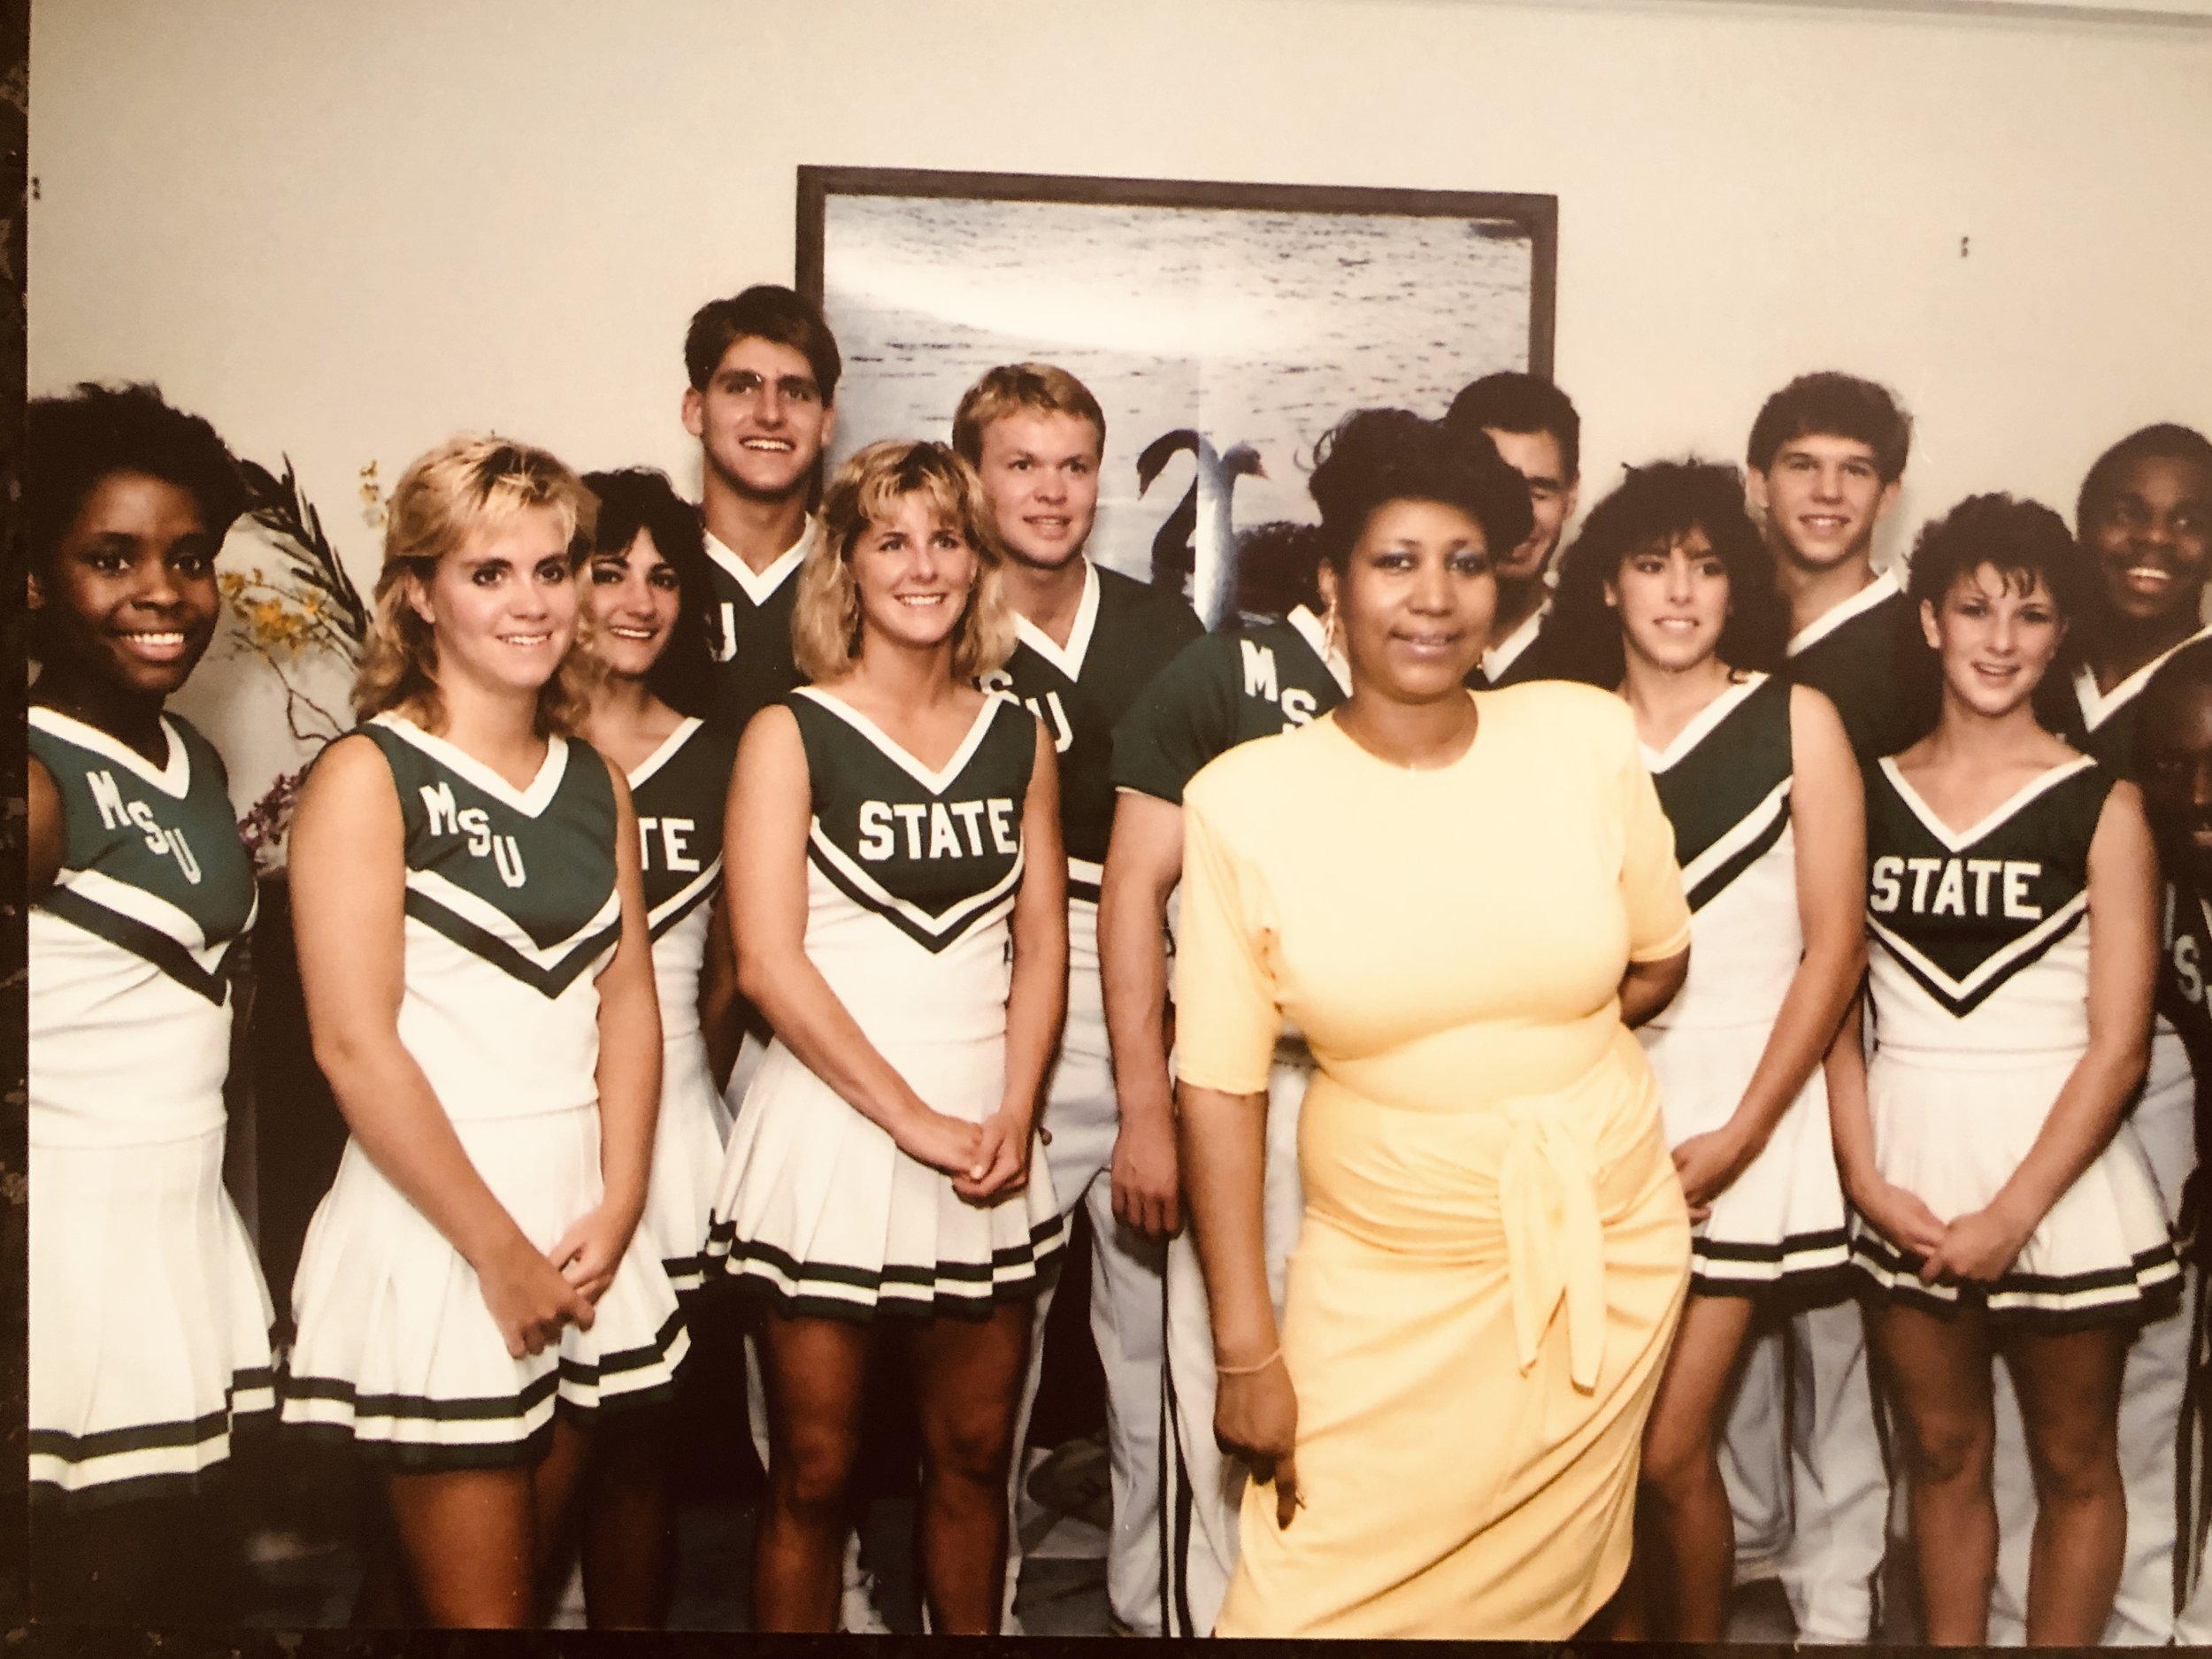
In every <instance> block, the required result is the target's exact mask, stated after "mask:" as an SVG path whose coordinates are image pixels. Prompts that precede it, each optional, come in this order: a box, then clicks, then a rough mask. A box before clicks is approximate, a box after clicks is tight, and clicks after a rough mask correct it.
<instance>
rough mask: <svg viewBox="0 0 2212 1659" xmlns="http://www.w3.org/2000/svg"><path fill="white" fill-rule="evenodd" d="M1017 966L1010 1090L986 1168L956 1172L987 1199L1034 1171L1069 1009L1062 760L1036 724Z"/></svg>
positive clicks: (984, 1152) (961, 1189) (988, 1135)
mask: <svg viewBox="0 0 2212 1659" xmlns="http://www.w3.org/2000/svg"><path fill="white" fill-rule="evenodd" d="M1013 942H1014V969H1013V975H1012V979H1011V982H1010V985H1009V986H1008V988H1007V995H1006V1093H1005V1094H1004V1096H1003V1097H1002V1100H1001V1101H1000V1103H999V1109H998V1110H997V1112H996V1113H995V1114H994V1115H993V1116H992V1118H990V1119H989V1121H987V1122H986V1123H985V1125H983V1138H982V1146H981V1148H980V1149H979V1152H978V1153H977V1156H976V1162H977V1163H978V1164H980V1165H982V1166H983V1173H982V1175H981V1176H979V1177H978V1178H975V1179H969V1178H968V1177H966V1176H962V1175H956V1176H954V1177H953V1183H952V1185H953V1190H954V1191H955V1192H956V1193H958V1194H960V1195H961V1196H962V1197H964V1198H972V1199H978V1200H981V1199H986V1198H989V1197H991V1196H992V1195H994V1194H997V1193H999V1192H1001V1191H1003V1190H1005V1189H1007V1188H1010V1187H1018V1186H1019V1185H1021V1184H1022V1182H1024V1181H1025V1180H1027V1179H1029V1148H1030V1144H1031V1141H1030V1137H1031V1135H1032V1134H1033V1132H1034V1131H1035V1129H1036V1126H1037V1114H1038V1110H1039V1109H1040V1107H1041V1103H1042V1102H1043V1099H1044V1091H1045V1078H1046V1074H1047V1073H1048V1071H1050V1070H1051V1066H1052V1056H1053V1054H1054V1053H1055V1051H1056V1050H1057V1049H1058V1048H1059V1046H1060V1025H1061V1022H1062V1021H1063V1020H1064V1019H1065V1018H1066V1017H1067V1011H1068V860H1067V855H1066V854H1065V853H1064V852H1063V851H1062V850H1061V847H1060V766H1059V758H1058V757H1057V756H1056V754H1055V753H1054V751H1053V748H1052V740H1051V739H1050V738H1049V737H1048V736H1047V735H1046V734H1045V730H1044V728H1043V727H1042V726H1039V727H1038V728H1037V754H1036V759H1035V762H1034V764H1033V765H1032V767H1031V769H1030V773H1029V793H1028V794H1027V795H1025V796H1024V797H1023V801H1022V884H1021V888H1020V891H1019V892H1018V894H1017V895H1015V899H1014V917H1013Z"/></svg>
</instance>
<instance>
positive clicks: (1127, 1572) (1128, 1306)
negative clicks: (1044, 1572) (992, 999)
mask: <svg viewBox="0 0 2212 1659" xmlns="http://www.w3.org/2000/svg"><path fill="white" fill-rule="evenodd" d="M1073 954H1074V959H1073V960H1072V961H1071V963H1070V964H1069V972H1068V1020H1067V1026H1066V1029H1065V1032H1064V1034H1063V1035H1062V1037H1061V1040H1060V1058H1059V1061H1058V1063H1057V1064H1056V1066H1055V1067H1054V1069H1053V1074H1052V1079H1051V1081H1050V1082H1049V1083H1048V1086H1047V1087H1046V1091H1045V1110H1044V1126H1045V1128H1046V1130H1047V1131H1048V1133H1050V1134H1051V1136H1052V1140H1051V1142H1050V1144H1048V1146H1047V1147H1046V1148H1045V1163H1046V1165H1047V1167H1048V1169H1049V1170H1050V1171H1051V1174H1052V1190H1053V1193H1054V1194H1055V1195H1056V1197H1057V1199H1058V1200H1059V1204H1060V1213H1061V1214H1062V1215H1071V1214H1072V1213H1073V1211H1074V1210H1075V1207H1076V1205H1077V1204H1079V1203H1080V1204H1084V1205H1087V1207H1088V1209H1089V1211H1090V1218H1091V1340H1092V1341H1093V1342H1094V1343H1095V1344H1096V1346H1097V1348H1098V1363H1099V1365H1100V1367H1101V1368H1102V1370H1103V1371H1104V1372H1105V1374H1106V1449H1107V1455H1108V1458H1109V1461H1110V1465H1111V1469H1112V1477H1113V1494H1114V1525H1113V1533H1112V1536H1111V1537H1110V1540H1108V1543H1107V1553H1106V1596H1107V1601H1108V1604H1109V1606H1110V1608H1111V1609H1112V1610H1113V1615H1114V1617H1115V1618H1116V1619H1118V1621H1119V1622H1120V1623H1121V1624H1124V1625H1126V1626H1127V1627H1128V1628H1129V1629H1130V1630H1131V1631H1133V1632H1135V1633H1136V1634H1138V1635H1141V1636H1157V1635H1158V1634H1159V1633H1160V1414H1161V1403H1160V1402H1161V1387H1160V1382H1161V1374H1162V1354H1161V1349H1162V1340H1161V1339H1162V1326H1163V1324H1164V1315H1163V1313H1162V1300H1161V1297H1162V1288H1161V1286H1162V1270H1163V1268H1164V1263H1165V1258H1166V1251H1165V1249H1164V1248H1163V1247H1161V1246H1159V1245H1156V1244H1154V1243H1152V1242H1151V1241H1150V1240H1148V1239H1146V1238H1145V1237H1144V1235H1143V1234H1141V1233H1135V1232H1133V1231H1131V1230H1130V1229H1129V1228H1126V1227H1124V1226H1123V1225H1121V1224H1120V1223H1119V1222H1118V1221H1116V1220H1115V1219H1114V1190H1113V1179H1112V1177H1111V1174H1110V1166H1111V1164H1112V1163H1113V1157H1114V1137H1115V1135H1116V1134H1117V1133H1118V1131H1119V1128H1120V1123H1121V1115H1120V1109H1119V1108H1118V1105H1117V1104H1116V1102H1115V1099H1114V1072H1113V1065H1112V1063H1111V1061H1110V1059H1109V1058H1108V1056H1107V1048H1106V1013H1105V1003H1104V1000H1103V997H1102V993H1101V989H1100V986H1099V979H1098V971H1097V968H1096V965H1095V958H1093V959H1092V960H1091V961H1089V962H1086V961H1085V960H1084V954H1083V953H1082V952H1080V951H1077V952H1075V953H1073ZM1051 1306H1052V1291H1051V1289H1050V1288H1049V1287H1048V1288H1047V1289H1046V1290H1045V1291H1044V1293H1043V1294H1041V1295H1039V1296H1038V1298H1037V1317H1036V1325H1035V1326H1034V1328H1033V1331H1032V1333H1031V1342H1030V1348H1029V1377H1028V1379H1027V1381H1026V1382H1025V1383H1024V1385H1023V1387H1022V1399H1021V1408H1020V1409H1019V1410H1018V1412H1017V1413H1016V1415H1015V1418H1014V1445H1015V1448H1016V1452H1015V1456H1014V1468H1013V1479H1012V1481H1011V1482H1010V1486H1009V1490H1008V1494H1007V1498H1008V1504H1009V1513H1010V1515H1011V1506H1012V1503H1013V1498H1014V1494H1015V1492H1016V1491H1017V1490H1018V1488H1019V1486H1020V1481H1021V1462H1022V1460H1021V1454H1020V1450H1019V1448H1020V1447H1021V1445H1022V1442H1023V1441H1024V1440H1026V1439H1028V1436H1029V1417H1030V1411H1031V1409H1032V1408H1033V1406H1034V1405H1035V1403H1036V1398H1037V1382H1038V1378H1039V1374H1040V1370H1041V1367H1042V1365H1043V1363H1044V1330H1045V1316H1046V1315H1047V1313H1048V1312H1049V1311H1050V1310H1051ZM1007 1538H1008V1546H1007V1548H1008V1561H1007V1569H1006V1584H1007V1605H1008V1607H1009V1608H1011V1607H1012V1605H1013V1592H1014V1586H1015V1585H1016V1582H1017V1581H1018V1579H1019V1578H1020V1576H1021V1544H1020V1539H1019V1536H1018V1532H1016V1530H1015V1529H1014V1527H1013V1526H1012V1525H1011V1524H1010V1525H1009V1526H1008V1529H1007Z"/></svg>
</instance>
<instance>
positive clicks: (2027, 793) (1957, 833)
mask: <svg viewBox="0 0 2212 1659" xmlns="http://www.w3.org/2000/svg"><path fill="white" fill-rule="evenodd" d="M2095 764H2097V763H2096V762H2095V761H2094V760H2093V759H2092V758H2091V757H2089V756H2087V755H2077V756H2075V757H2073V759H2071V760H2064V761H2061V762H2060V763H2059V764H2057V765H2055V766H2053V767H2050V768H2048V769H2047V770H2046V771H2043V772H2038V773H2036V775H2035V776H2034V777H2032V778H2031V779H2029V780H2027V782H2025V783H2024V784H2022V785H2021V786H2020V787H2018V788H2017V789H2015V790H2014V791H2013V792H2012V793H2011V794H2010V795H2007V796H2006V797H2005V798H2004V799H2003V800H2002V801H2000V802H1999V803H1997V804H1996V805H1995V806H1993V807H1992V808H1991V809H1990V810H1988V811H1987V812H1985V813H1984V814H1983V815H1982V819H1981V822H1980V823H1978V824H1976V825H1975V826H1973V827H1971V828H1970V829H1965V830H1955V829H1953V828H1952V827H1951V826H1949V825H1948V824H1946V823H1945V822H1944V821H1943V820H1942V818H1939V817H1938V816H1937V815H1936V810H1935V809H1934V808H1933V807H1932V806H1930V805H1929V804H1928V803H1926V802H1925V801H1924V800H1922V799H1921V798H1920V792H1919V791H1918V790H1916V789H1915V788H1914V787H1912V785H1910V784H1909V783H1907V782H1906V781H1905V773H1904V771H1903V769H1902V768H1901V767H1900V766H1899V765H1898V764H1897V757H1896V756H1894V755H1885V756H1883V757H1882V771H1883V772H1884V773H1885V774H1886V775H1887V777H1888V779H1889V781H1890V784H1891V786H1892V787H1893V788H1895V789H1896V791H1897V798H1898V799H1899V800H1901V801H1902V802H1903V803H1905V804H1906V805H1907V806H1909V807H1910V808H1911V809H1912V814H1913V816H1914V817H1915V818H1918V819H1919V820H1920V821H1921V823H1922V824H1923V825H1924V826H1926V827H1927V831H1928V833H1929V834H1931V835H1932V836H1934V837H1935V838H1936V839H1937V840H1938V841H1941V842H1942V843H1943V844H1944V845H1945V846H1946V847H1947V848H1949V849H1951V850H1952V851H1953V852H1955V853H1956V852H1963V851H1965V850H1966V849H1968V848H1969V847H1971V846H1972V845H1973V844H1974V843H1975V842H1976V841H1980V840H1982V839H1983V838H1984V837H1985V836H1986V835H1988V833H1990V832H1991V831H1992V830H1993V829H1995V828H1996V827H1997V826H1999V825H2001V824H2002V823H2003V822H2004V821H2005V820H2006V819H2008V818H2011V817H2013V816H2014V815H2015V814H2016V813H2017V812H2018V811H2020V810H2021V809H2022V808H2024V807H2025V806H2026V805H2027V804H2028V803H2029V802H2031V801H2032V800H2034V799H2035V798H2036V797H2037V796H2039V795H2042V794H2044V793H2045V792H2046V791H2047V790H2050V789H2055V788H2056V787H2058V786H2059V785H2060V784H2062V783H2063V782H2065V781H2066V780H2067V779H2069V778H2070V777H2072V776H2073V775H2074V774H2075V773H2076V772H2079V771H2081V770H2082V769H2083V768H2084V767H2086V766H2093V765H2095Z"/></svg>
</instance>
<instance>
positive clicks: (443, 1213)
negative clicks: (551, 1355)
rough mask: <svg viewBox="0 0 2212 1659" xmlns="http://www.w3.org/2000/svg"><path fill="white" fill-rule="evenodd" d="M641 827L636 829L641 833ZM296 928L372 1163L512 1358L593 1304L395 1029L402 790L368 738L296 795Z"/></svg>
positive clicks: (583, 1320) (318, 1044) (345, 1100)
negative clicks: (506, 1200) (506, 1191)
mask: <svg viewBox="0 0 2212 1659" xmlns="http://www.w3.org/2000/svg"><path fill="white" fill-rule="evenodd" d="M633 833H634V832H633ZM291 887H292V926H293V931H294V934H295V936H296V941H297V944H298V948H299V968H300V986H301V989H302V990H303V993H304V995H305V997H306V1003H307V1020H308V1030H309V1033H310V1035H311V1039H312V1041H313V1044H314V1050H315V1058H316V1061H317V1063H318V1064H320V1065H321V1067H322V1070H323V1075H324V1076H325V1077H326V1078H327V1079H329V1081H330V1087H331V1092H332V1094H334V1095H335V1096H336V1098H337V1102H338V1109H339V1110H340V1111H341V1112H342V1113H343V1114H344V1116H345V1119H346V1126H347V1127H348V1128H349V1129H350V1130H351V1131H352V1132H353V1137H354V1139H355V1140H356V1141H359V1142H360V1145H361V1149H362V1151H363V1152H365V1154H367V1156H368V1158H369V1161H370V1162H371V1163H373V1164H375V1165H376V1167H377V1168H378V1170H380V1171H381V1172H382V1173H383V1175H384V1176H385V1178H386V1179H388V1180H389V1181H390V1182H391V1183H392V1185H393V1186H395V1187H397V1188H398V1189H399V1191H400V1192H401V1194H403V1196H404V1197H405V1198H406V1199H407V1201H408V1202H410V1203H411V1204H412V1205H414V1207H415V1208H416V1209H417V1210H420V1211H421V1212H422V1214H423V1216H424V1217H425V1218H426V1219H427V1220H428V1221H429V1223H430V1225H432V1226H434V1227H435V1228H437V1230H438V1231H439V1233H442V1235H443V1236H444V1237H445V1238H446V1240H448V1241H449V1242H450V1243H451V1244H452V1246H453V1248H455V1249H456V1250H457V1251H459V1252H460V1254H461V1256H462V1257H463V1259H464V1260H465V1261H466V1262H467V1263H469V1265H470V1266H471V1267H472V1268H473V1269H475V1271H476V1273H477V1277H478V1279H479V1280H480V1283H481V1286H482V1289H483V1294H484V1301H485V1304H486V1306H487V1307H488V1308H489V1310H491V1314H492V1317H494V1319H495V1320H496V1321H497V1322H498V1325H499V1328H500V1333H501V1334H502V1335H503V1337H505V1339H506V1341H507V1347H508V1351H509V1352H510V1353H511V1354H513V1355H515V1356H517V1357H520V1356H522V1355H523V1354H524V1353H526V1352H527V1353H532V1354H534V1353H537V1352H539V1351H541V1349H542V1348H544V1347H545V1346H546V1344H547V1343H549V1342H551V1341H554V1340H557V1339H558V1335H559V1332H560V1327H561V1326H562V1325H564V1324H565V1323H567V1322H569V1321H571V1320H573V1321H574V1322H576V1323H577V1324H580V1325H590V1323H591V1319H592V1310H591V1305H590V1303H589V1302H588V1301H587V1300H586V1299H585V1298H584V1297H582V1296H581V1295H580V1294H578V1293H577V1292H576V1291H575V1290H574V1289H572V1287H571V1286H569V1285H567V1284H566V1283H565V1282H564V1281H563V1279H562V1278H561V1276H560V1274H559V1273H558V1272H557V1271H556V1270H555V1268H554V1266H553V1263H551V1262H549V1261H548V1260H547V1259H546V1257H545V1256H542V1255H541V1254H540V1253H539V1251H538V1249H537V1248H536V1247H535V1246H534V1245H533V1244H532V1243H531V1242H530V1240H529V1239H528V1238H527V1237H526V1235H525V1234H524V1233H523V1232H522V1230H521V1228H519V1227H518V1226H517V1225H515V1221H514V1217H511V1216H510V1215H509V1214H508V1213H507V1211H506V1210H505V1208H504V1207H503V1205H502V1204H501V1203H500V1202H499V1200H498V1199H497V1198H495V1197H494V1196H493V1194H492V1192H491V1189H490V1188H489V1187H487V1186H486V1185H485V1184H484V1179H483V1177H482V1176H480V1174H478V1173H477V1170H476V1166H475V1164H472V1163H471V1162H470V1161H469V1156H468V1153H467V1151H466V1149H465V1148H463V1147H462V1145H461V1141H460V1137H459V1136H458V1135H457V1134H456V1133H454V1129H453V1124H452V1120H451V1119H450V1118H448V1117H447V1116H446V1112H445V1109H444V1108H443V1107H442V1106H441V1105H440V1104H439V1102H438V1098H437V1095H436V1094H434V1092H433V1091H432V1089H431V1087H430V1080H429V1079H427V1078H426V1077H425V1076H424V1075H423V1071H422V1068H421V1067H420V1066H419V1065H418V1064H416V1062H415V1057H414V1056H412V1055H411V1054H410V1053H409V1052H408V1051H407V1048H406V1047H405V1046H404V1045H403V1043H402V1042H401V1041H400V1039H399V1008H400V1001H401V997H402V995H403V989H404V969H405V942H404V941H405V925H406V924H405V909H404V906H405V900H406V891H407V865H406V853H405V848H404V832H403V827H402V823H401V818H400V808H399V796H398V793H397V791H396V789H395V788H394V787H393V784H392V776H391V772H390V770H389V769H388V767H387V766H386V765H385V764H384V759H383V757H382V756H381V755H380V754H379V753H378V752H377V749H376V747H375V745H374V744H373V743H371V742H370V741H369V740H368V739H366V738H362V737H348V738H342V739H340V740H339V741H337V742H336V743H334V744H333V745H332V746H331V747H330V749H328V750H326V752H325V753H324V755H323V757H322V758H321V759H320V760H319V761H318V762H317V763H316V764H315V768H314V770H313V772H311V773H310V774H309V776H308V780H307V784H306V787H304V788H303V790H302V791H301V795H300V805H299V813H298V816H297V818H296V819H295V820H294V823H293V826H292V838H291Z"/></svg>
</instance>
